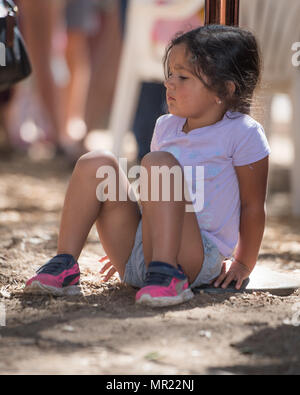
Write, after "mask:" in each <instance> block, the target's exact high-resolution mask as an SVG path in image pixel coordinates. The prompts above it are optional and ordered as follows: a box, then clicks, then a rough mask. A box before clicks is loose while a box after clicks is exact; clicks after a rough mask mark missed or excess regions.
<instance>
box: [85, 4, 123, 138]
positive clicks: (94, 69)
mask: <svg viewBox="0 0 300 395" xmlns="http://www.w3.org/2000/svg"><path fill="white" fill-rule="evenodd" d="M122 2H123V0H122ZM122 2H120V3H119V2H118V1H114V0H110V1H104V2H103V1H101V2H99V5H98V14H99V20H100V27H99V29H98V31H97V32H96V33H95V34H94V35H92V36H91V37H90V40H89V46H90V48H89V49H90V52H91V60H92V64H91V81H90V89H89V94H88V98H87V106H86V123H87V130H88V131H91V130H94V129H106V128H107V125H108V122H109V113H110V109H111V105H112V101H113V94H114V89H115V84H116V80H117V73H118V66H119V58H120V53H121V47H122V37H121V27H120V14H119V4H121V3H122Z"/></svg>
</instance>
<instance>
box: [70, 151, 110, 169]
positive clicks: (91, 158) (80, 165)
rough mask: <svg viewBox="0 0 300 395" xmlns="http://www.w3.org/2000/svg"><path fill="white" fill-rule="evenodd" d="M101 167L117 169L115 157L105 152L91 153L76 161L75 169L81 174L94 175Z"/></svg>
mask: <svg viewBox="0 0 300 395" xmlns="http://www.w3.org/2000/svg"><path fill="white" fill-rule="evenodd" d="M101 166H111V167H113V168H114V169H117V167H118V162H117V159H116V157H115V156H114V155H113V154H112V153H111V152H110V151H106V150H96V151H91V152H88V153H86V154H84V155H82V156H81V157H80V158H79V159H78V161H77V163H76V167H75V168H76V170H77V171H78V170H79V171H81V172H88V173H90V172H93V173H96V172H97V170H98V169H99V168H100V167H101Z"/></svg>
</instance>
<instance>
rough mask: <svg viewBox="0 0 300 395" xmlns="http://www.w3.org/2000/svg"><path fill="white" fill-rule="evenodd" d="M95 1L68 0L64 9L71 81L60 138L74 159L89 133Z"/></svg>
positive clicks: (95, 26)
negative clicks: (90, 44)
mask: <svg viewBox="0 0 300 395" xmlns="http://www.w3.org/2000/svg"><path fill="white" fill-rule="evenodd" d="M93 1H94V0H68V1H67V3H66V6H65V10H64V16H65V23H66V31H67V43H66V49H65V58H66V62H67V67H68V70H69V81H68V83H67V84H66V87H65V95H64V116H63V132H62V136H61V140H62V144H63V147H64V150H65V151H66V153H67V154H68V156H69V157H70V159H73V160H76V159H77V158H78V157H79V156H80V155H81V154H82V153H83V150H84V149H83V147H82V145H83V140H84V138H85V135H86V133H87V128H86V121H85V112H86V102H87V97H88V90H89V83H90V77H91V59H90V52H89V39H90V34H92V33H93V31H94V30H96V29H97V28H98V26H97V17H96V15H95V14H94V3H93Z"/></svg>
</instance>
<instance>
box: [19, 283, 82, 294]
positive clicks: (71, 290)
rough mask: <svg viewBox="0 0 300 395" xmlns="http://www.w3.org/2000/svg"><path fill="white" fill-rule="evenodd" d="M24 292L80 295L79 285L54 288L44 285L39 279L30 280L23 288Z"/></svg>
mask: <svg viewBox="0 0 300 395" xmlns="http://www.w3.org/2000/svg"><path fill="white" fill-rule="evenodd" d="M24 292H25V293H30V294H37V295H54V296H68V295H69V296H76V295H82V292H81V288H80V286H79V285H70V286H68V287H63V288H56V287H53V286H51V285H46V284H43V283H41V282H40V281H32V283H31V284H30V285H26V287H25V288H24Z"/></svg>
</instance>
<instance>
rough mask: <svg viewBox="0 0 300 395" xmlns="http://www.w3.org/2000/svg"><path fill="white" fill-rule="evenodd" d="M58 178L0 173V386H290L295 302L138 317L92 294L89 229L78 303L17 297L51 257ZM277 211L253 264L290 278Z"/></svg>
mask: <svg viewBox="0 0 300 395" xmlns="http://www.w3.org/2000/svg"><path fill="white" fill-rule="evenodd" d="M69 176H70V170H69V169H68V168H67V167H66V166H65V165H64V164H63V163H61V162H59V161H56V162H53V161H48V162H47V161H45V162H39V163H33V162H30V161H29V160H28V159H25V158H20V157H17V158H15V160H13V161H8V162H3V161H2V162H1V161H0V311H2V325H3V326H1V327H0V373H1V374H146V375H148V374H171V375H181V374H300V326H297V324H299V323H300V322H299V317H300V312H299V310H300V306H299V301H300V299H299V296H300V291H299V290H297V291H295V292H294V293H293V294H291V295H288V296H276V295H272V294H269V293H264V292H257V293H253V294H225V295H217V296H213V295H208V294H204V293H202V294H197V295H196V296H195V298H194V299H193V300H191V301H190V302H188V303H186V304H184V305H181V306H177V307H172V308H161V309H156V310H153V309H150V308H142V307H139V306H136V305H135V304H134V296H135V290H134V289H132V288H130V287H126V286H124V285H120V283H119V282H118V281H117V279H113V280H111V281H110V282H109V283H107V284H104V283H102V282H101V278H100V275H99V273H98V272H99V269H100V266H99V264H98V263H97V260H98V259H99V257H100V256H101V255H103V254H104V251H103V249H102V247H101V244H100V243H99V241H98V238H97V234H96V231H95V229H93V230H92V231H91V233H90V235H89V238H88V242H87V245H86V248H85V249H84V252H83V253H82V256H81V258H80V266H81V271H82V289H83V296H76V297H64V298H55V297H51V296H42V297H41V296H29V295H24V294H23V292H22V289H23V287H24V282H25V280H26V279H28V278H29V277H31V276H32V275H33V273H34V271H35V270H36V269H37V268H38V267H39V266H41V265H42V264H44V263H45V262H46V260H48V259H49V258H50V257H51V256H52V255H54V254H55V251H56V242H57V233H58V224H59V217H60V210H61V207H62V204H63V197H64V192H65V190H66V186H67V181H68V179H69ZM287 199H288V195H286V194H282V193H281V194H276V195H270V196H269V198H268V209H269V217H268V221H267V227H266V233H265V238H264V242H263V246H262V249H261V254H260V257H259V263H258V264H259V265H268V266H269V267H273V268H275V269H276V270H285V271H289V272H293V271H295V270H296V271H299V270H300V224H299V222H300V221H299V220H296V219H293V218H291V217H289V216H288V215H286V214H285V212H284V211H283V209H284V208H285V209H286V207H287ZM279 213H281V214H279ZM1 309H2V310H1ZM297 309H298V310H297ZM3 312H5V313H6V315H5V317H4V318H6V320H5V326H4V322H3V314H4V313H3ZM0 314H1V313H0ZM0 319H1V317H0Z"/></svg>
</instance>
